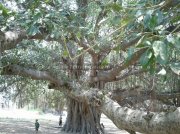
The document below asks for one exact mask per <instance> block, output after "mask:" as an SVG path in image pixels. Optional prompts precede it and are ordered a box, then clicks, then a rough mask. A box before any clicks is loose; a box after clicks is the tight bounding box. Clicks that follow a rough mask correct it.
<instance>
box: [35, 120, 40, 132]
mask: <svg viewBox="0 0 180 134" xmlns="http://www.w3.org/2000/svg"><path fill="white" fill-rule="evenodd" d="M39 126H40V125H39V122H37V121H36V123H35V129H36V131H38V129H39Z"/></svg>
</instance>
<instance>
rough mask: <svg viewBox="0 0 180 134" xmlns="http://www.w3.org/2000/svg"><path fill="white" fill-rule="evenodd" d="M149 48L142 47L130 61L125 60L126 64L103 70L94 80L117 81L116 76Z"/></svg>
mask: <svg viewBox="0 0 180 134" xmlns="http://www.w3.org/2000/svg"><path fill="white" fill-rule="evenodd" d="M147 49H148V48H142V49H140V50H138V51H137V52H135V53H134V54H133V55H132V57H131V59H130V60H128V61H125V62H124V64H122V65H117V66H115V67H114V68H113V69H112V70H110V71H109V72H102V73H99V74H98V76H97V77H94V78H93V81H96V82H97V81H106V82H111V81H116V76H117V75H118V74H119V73H120V72H121V71H122V70H124V69H126V68H127V67H129V66H131V65H134V64H135V63H136V62H137V61H138V60H139V58H140V57H141V56H142V54H143V53H144V52H145V51H146V50H147Z"/></svg>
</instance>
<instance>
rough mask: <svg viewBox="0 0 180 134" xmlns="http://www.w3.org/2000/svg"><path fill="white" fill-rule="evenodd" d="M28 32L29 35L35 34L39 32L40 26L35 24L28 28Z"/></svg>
mask: <svg viewBox="0 0 180 134" xmlns="http://www.w3.org/2000/svg"><path fill="white" fill-rule="evenodd" d="M27 33H28V34H29V35H32V36H34V35H35V34H37V33H39V28H38V27H37V26H35V25H32V26H30V28H29V29H28V30H27Z"/></svg>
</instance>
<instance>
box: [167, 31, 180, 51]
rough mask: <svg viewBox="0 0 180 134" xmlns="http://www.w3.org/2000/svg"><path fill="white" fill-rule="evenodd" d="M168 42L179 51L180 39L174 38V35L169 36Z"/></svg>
mask: <svg viewBox="0 0 180 134" xmlns="http://www.w3.org/2000/svg"><path fill="white" fill-rule="evenodd" d="M166 39H167V41H168V42H169V43H171V44H173V45H174V46H175V47H176V48H177V49H180V38H179V37H174V36H173V35H172V34H169V35H167V37H166Z"/></svg>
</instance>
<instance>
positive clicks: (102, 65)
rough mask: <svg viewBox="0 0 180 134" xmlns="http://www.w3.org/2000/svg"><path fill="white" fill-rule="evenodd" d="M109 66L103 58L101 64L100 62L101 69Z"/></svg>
mask: <svg viewBox="0 0 180 134" xmlns="http://www.w3.org/2000/svg"><path fill="white" fill-rule="evenodd" d="M108 65H109V62H108V59H107V58H105V59H104V60H103V61H102V62H101V67H106V66H108Z"/></svg>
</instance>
